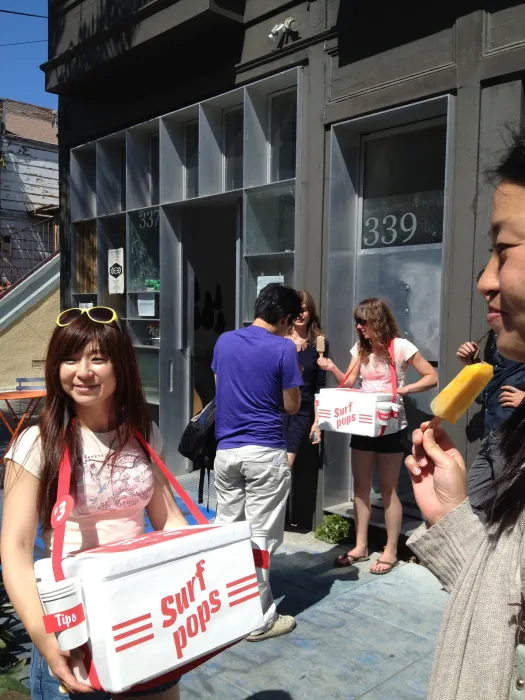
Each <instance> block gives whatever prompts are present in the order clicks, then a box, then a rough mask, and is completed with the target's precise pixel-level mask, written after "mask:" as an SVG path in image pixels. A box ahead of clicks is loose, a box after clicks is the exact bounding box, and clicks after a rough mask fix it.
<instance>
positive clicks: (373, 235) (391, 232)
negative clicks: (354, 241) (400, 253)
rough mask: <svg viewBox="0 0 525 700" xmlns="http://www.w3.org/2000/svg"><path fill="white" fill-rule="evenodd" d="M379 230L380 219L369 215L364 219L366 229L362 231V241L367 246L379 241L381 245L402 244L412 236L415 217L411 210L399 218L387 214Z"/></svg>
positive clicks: (415, 227)
mask: <svg viewBox="0 0 525 700" xmlns="http://www.w3.org/2000/svg"><path fill="white" fill-rule="evenodd" d="M381 223H382V227H381V229H383V230H384V232H382V231H381V230H380V226H381V224H380V221H379V219H378V218H377V217H375V216H370V217H369V218H368V219H367V220H366V221H365V227H366V231H364V232H363V243H364V244H365V245H367V246H370V247H373V246H376V245H377V244H378V243H379V242H380V241H381V243H382V244H383V245H394V244H395V243H397V245H403V243H408V241H409V240H410V239H411V238H412V237H413V236H414V234H415V232H416V229H417V218H416V215H415V214H413V213H412V212H407V213H406V214H403V216H402V217H401V218H400V219H399V221H398V218H397V216H394V215H393V214H387V216H385V218H384V219H383V221H382V222H381Z"/></svg>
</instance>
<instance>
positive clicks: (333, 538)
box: [315, 513, 350, 544]
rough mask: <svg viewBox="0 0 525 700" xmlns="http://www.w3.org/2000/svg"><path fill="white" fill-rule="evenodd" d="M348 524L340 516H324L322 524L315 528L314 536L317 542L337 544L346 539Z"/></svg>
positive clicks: (348, 531) (348, 529)
mask: <svg viewBox="0 0 525 700" xmlns="http://www.w3.org/2000/svg"><path fill="white" fill-rule="evenodd" d="M349 533H350V523H349V522H348V520H346V518H343V517H342V516H341V515H336V514H335V513H334V514H332V515H325V518H324V520H323V522H322V523H321V524H320V525H319V526H318V527H317V528H316V530H315V536H316V537H317V539H318V540H322V541H323V542H328V543H329V544H339V542H341V540H344V539H345V538H347V537H348V535H349Z"/></svg>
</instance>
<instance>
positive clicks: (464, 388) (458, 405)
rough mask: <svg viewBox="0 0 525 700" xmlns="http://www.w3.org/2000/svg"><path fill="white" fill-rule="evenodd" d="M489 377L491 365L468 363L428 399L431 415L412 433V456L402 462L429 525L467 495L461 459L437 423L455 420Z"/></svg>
mask: <svg viewBox="0 0 525 700" xmlns="http://www.w3.org/2000/svg"><path fill="white" fill-rule="evenodd" d="M492 376H493V368H492V365H489V364H487V363H485V362H480V363H476V364H473V365H468V366H467V367H465V368H464V369H462V370H461V372H460V373H459V374H458V375H457V376H456V377H455V378H454V379H453V380H452V381H451V382H450V384H448V385H447V386H446V387H445V388H444V389H443V390H442V391H441V392H440V393H439V394H438V395H437V396H436V398H435V399H434V401H432V404H431V409H432V412H433V413H434V416H435V417H434V418H433V419H432V420H431V421H430V422H428V423H423V425H422V426H421V428H419V429H418V430H415V431H414V434H413V436H412V440H413V445H412V455H411V456H410V457H407V459H406V461H405V464H406V466H407V469H408V471H409V472H410V476H411V478H412V484H413V487H414V495H415V496H416V500H417V503H418V506H419V508H420V509H421V512H422V513H423V515H424V516H425V518H426V520H427V521H428V522H429V524H430V525H434V524H435V523H437V522H438V521H439V520H440V519H441V518H443V517H444V516H445V515H446V514H447V513H449V512H450V511H451V510H453V509H454V508H456V507H457V506H458V505H460V504H461V503H463V501H464V500H465V498H466V497H467V486H466V469H465V462H464V461H463V458H462V457H461V455H460V453H459V452H458V450H457V449H456V446H455V445H454V443H453V442H452V440H451V439H450V437H449V436H448V435H447V433H446V432H445V431H444V430H442V429H441V428H440V427H439V426H440V424H441V422H442V421H443V420H447V421H448V422H449V423H455V422H456V421H457V420H458V418H460V416H462V415H463V413H465V411H466V410H467V409H468V408H469V407H470V406H471V404H472V403H473V402H474V400H475V399H476V397H477V396H478V394H479V393H480V392H481V391H483V389H484V388H485V387H486V386H487V384H488V383H489V381H490V379H491V378H492Z"/></svg>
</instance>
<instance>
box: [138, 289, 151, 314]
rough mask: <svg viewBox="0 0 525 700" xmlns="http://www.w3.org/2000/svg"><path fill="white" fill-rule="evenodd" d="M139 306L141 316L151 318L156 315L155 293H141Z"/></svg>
mask: <svg viewBox="0 0 525 700" xmlns="http://www.w3.org/2000/svg"><path fill="white" fill-rule="evenodd" d="M137 308H138V312H139V316H140V317H141V318H142V317H145V318H151V317H152V316H155V295H154V294H139V295H138V298H137Z"/></svg>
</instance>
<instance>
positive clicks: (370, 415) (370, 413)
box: [315, 389, 401, 437]
mask: <svg viewBox="0 0 525 700" xmlns="http://www.w3.org/2000/svg"><path fill="white" fill-rule="evenodd" d="M315 400H316V406H317V411H318V415H319V427H320V429H321V430H330V431H332V432H336V433H350V434H352V435H365V436H367V437H378V436H381V435H388V434H390V433H396V432H397V431H398V430H399V411H400V409H401V406H400V405H399V404H397V403H393V402H392V394H390V393H388V394H385V393H380V392H375V391H363V390H362V389H321V391H320V393H319V394H317V395H316V397H315Z"/></svg>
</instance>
